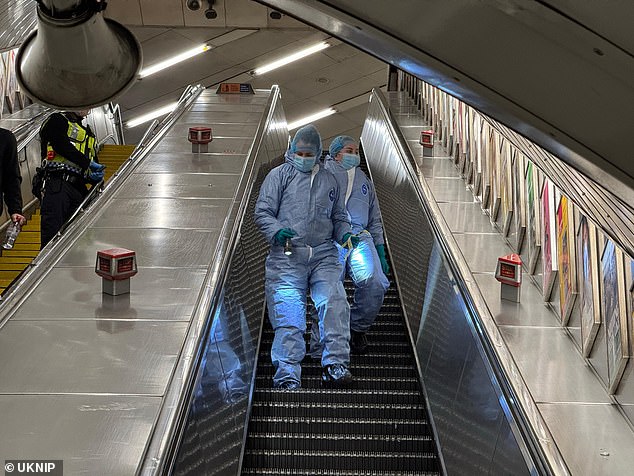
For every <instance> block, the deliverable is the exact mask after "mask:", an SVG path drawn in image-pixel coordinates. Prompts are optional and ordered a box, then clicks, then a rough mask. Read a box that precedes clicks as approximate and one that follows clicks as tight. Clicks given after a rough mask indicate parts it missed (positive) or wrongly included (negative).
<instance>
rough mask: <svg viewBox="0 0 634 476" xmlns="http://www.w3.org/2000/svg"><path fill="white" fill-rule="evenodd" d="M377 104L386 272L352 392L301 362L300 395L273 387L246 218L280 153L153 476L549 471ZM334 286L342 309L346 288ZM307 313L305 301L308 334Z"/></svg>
mask: <svg viewBox="0 0 634 476" xmlns="http://www.w3.org/2000/svg"><path fill="white" fill-rule="evenodd" d="M373 94H374V95H373V98H372V100H371V102H370V107H369V111H368V118H367V119H366V124H365V127H364V132H363V134H362V146H363V150H364V152H365V153H366V154H367V161H368V164H369V166H370V168H371V171H372V176H371V179H372V181H373V182H374V184H375V187H376V190H377V197H378V199H379V201H380V203H381V207H382V213H383V220H384V233H385V237H386V242H387V245H388V248H389V259H390V262H391V268H392V270H393V272H392V274H391V275H390V276H389V277H390V278H391V283H390V288H389V289H388V292H387V294H386V297H385V300H384V303H383V306H382V308H381V311H380V313H379V316H378V317H377V320H376V321H375V323H374V325H373V326H372V328H371V329H370V332H369V335H368V337H369V349H368V352H367V353H366V354H364V355H352V356H351V365H350V370H351V372H352V374H353V375H354V379H355V385H354V387H353V388H351V389H324V388H322V387H321V365H320V363H319V362H314V361H312V360H311V359H310V358H307V359H304V362H303V363H302V382H301V383H302V388H301V389H298V390H281V389H274V388H272V376H273V366H272V364H271V355H270V349H271V344H272V341H273V332H272V329H271V327H270V324H269V322H268V317H267V315H266V309H265V307H266V306H265V296H264V267H265V258H266V254H267V252H268V249H269V248H268V245H267V243H266V242H265V240H264V238H263V237H262V234H261V233H260V232H259V230H258V229H257V227H256V226H255V223H254V218H253V215H254V210H255V201H256V198H257V196H258V193H259V187H260V185H261V183H262V181H263V180H264V177H265V176H266V175H267V173H268V172H269V171H270V170H271V169H272V168H273V167H275V166H276V165H277V164H279V158H280V157H281V156H275V158H273V157H272V156H270V155H269V156H267V157H263V159H264V160H258V161H257V162H256V163H255V168H254V173H253V186H252V188H250V189H249V193H248V194H245V196H244V198H243V202H242V205H241V208H242V210H243V214H242V215H239V216H240V217H241V218H240V220H239V224H238V226H237V230H239V232H236V233H235V234H234V235H233V236H235V237H236V239H235V240H234V241H231V242H230V245H229V246H228V248H229V249H228V251H229V252H228V254H227V258H226V259H225V262H226V268H225V269H226V272H225V273H224V274H223V275H222V287H221V289H220V291H219V292H218V294H217V297H216V298H215V302H214V305H213V308H212V310H210V312H211V315H209V317H208V323H209V328H208V329H209V330H208V331H206V332H205V335H204V337H203V338H202V339H201V346H200V351H199V352H200V359H199V361H198V364H197V369H196V371H195V373H193V375H195V379H192V380H191V386H190V389H189V390H188V393H187V396H186V397H185V398H182V400H181V401H182V402H183V404H182V408H183V410H182V411H181V415H182V418H181V419H180V420H179V422H178V425H179V427H177V428H175V430H174V431H173V434H174V437H173V438H171V440H170V442H169V447H168V448H167V449H166V451H165V453H164V454H165V455H166V456H165V458H164V459H163V460H162V468H163V470H162V471H161V474H174V475H199V474H205V475H235V474H243V475H270V476H278V475H307V476H317V475H322V476H334V475H342V476H352V475H359V476H370V475H396V476H398V475H436V474H514V475H523V474H526V475H528V474H552V473H550V472H549V471H548V469H546V470H542V468H543V467H544V466H545V465H543V464H542V460H541V459H539V458H541V455H540V454H539V450H538V449H535V446H534V440H533V439H532V438H533V435H532V434H530V433H529V432H530V431H532V430H531V429H530V428H529V427H528V426H527V424H526V423H525V421H526V420H522V423H521V424H522V425H523V426H522V430H521V431H524V434H523V436H522V437H521V438H518V437H517V435H518V433H519V431H518V430H517V425H518V421H520V418H524V417H523V415H522V414H521V413H520V409H519V408H518V406H517V405H516V401H517V400H516V399H514V398H512V397H510V396H508V395H512V394H511V393H510V392H509V391H508V390H507V388H506V387H504V388H502V386H501V385H500V382H503V380H502V379H503V378H504V375H503V373H501V372H499V371H498V370H497V367H495V368H494V367H493V365H494V362H495V361H494V360H493V359H492V358H491V357H490V356H491V355H493V354H492V352H490V351H489V347H486V346H488V345H489V344H488V343H487V342H486V340H484V339H483V338H481V334H480V333H481V331H482V329H481V327H479V323H477V321H476V324H474V319H475V317H474V316H476V312H477V311H476V310H475V308H474V307H473V306H472V305H471V303H470V301H469V299H468V295H467V294H466V293H465V291H464V281H463V280H462V279H461V278H460V276H459V275H458V273H457V272H456V269H457V267H456V265H455V263H454V262H453V258H452V257H451V256H449V257H448V255H447V254H446V250H445V248H444V245H443V242H442V236H440V235H438V234H437V232H436V229H435V228H434V226H433V225H432V222H430V217H431V215H430V213H429V211H428V210H427V208H426V205H425V202H424V197H423V195H422V193H421V190H420V189H419V188H418V182H417V181H416V179H415V176H414V174H413V172H412V170H411V169H410V167H409V166H410V164H411V162H412V161H413V160H412V158H411V156H409V155H408V152H407V149H406V141H405V140H404V139H403V137H402V136H399V135H398V133H397V132H396V131H395V130H394V128H393V124H394V121H393V120H392V118H391V117H390V115H389V113H388V111H387V108H386V106H385V102H386V101H385V99H384V98H383V96H381V95H380V93H379V92H374V93H373ZM277 131H279V130H278V129H275V132H277ZM284 132H285V131H284ZM280 138H281V139H283V140H282V141H280V140H277V141H272V142H274V143H277V145H278V146H282V147H285V146H286V142H285V139H286V138H287V137H286V136H285V135H282V137H280ZM278 139H279V138H278ZM278 150H280V149H278ZM281 150H284V149H281ZM366 173H367V172H366ZM344 285H345V289H346V292H347V294H348V298H349V299H350V298H351V297H352V293H353V285H352V283H351V282H350V281H346V282H345V283H344ZM312 312H314V308H312V307H310V304H309V308H308V309H307V318H306V320H307V322H308V323H310V322H311V319H309V316H310V315H311V313H312ZM309 333H310V329H308V330H307V332H306V334H305V338H306V345H308V336H309ZM413 342H415V345H412V343H413ZM496 365H497V364H496ZM423 381H424V387H423ZM507 392H508V393H507ZM430 412H431V414H430ZM526 435H528V436H526ZM524 438H526V439H524ZM526 441H530V444H531V445H533V446H531V447H530V448H528V446H527V444H526ZM527 448H528V449H527ZM536 461H539V465H540V466H539V469H537V468H538V465H537V464H536Z"/></svg>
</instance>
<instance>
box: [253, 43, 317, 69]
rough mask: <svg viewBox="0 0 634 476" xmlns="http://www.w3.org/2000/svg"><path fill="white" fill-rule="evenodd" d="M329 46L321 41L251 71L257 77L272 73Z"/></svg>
mask: <svg viewBox="0 0 634 476" xmlns="http://www.w3.org/2000/svg"><path fill="white" fill-rule="evenodd" d="M329 46H330V45H329V44H328V43H326V42H325V41H322V42H320V43H317V44H316V45H313V46H309V47H308V48H304V49H303V50H300V51H298V52H296V53H293V54H292V55H288V56H285V57H284V58H281V59H279V60H277V61H273V62H272V63H269V64H266V65H264V66H262V67H260V68H257V69H256V70H255V71H253V74H255V75H256V76H258V75H260V74H264V73H268V72H269V71H273V70H274V69H277V68H281V67H282V66H286V65H287V64H289V63H293V62H294V61H298V60H300V59H302V58H305V57H306V56H309V55H312V54H313V53H317V52H319V51H321V50H325V49H326V48H328V47H329Z"/></svg>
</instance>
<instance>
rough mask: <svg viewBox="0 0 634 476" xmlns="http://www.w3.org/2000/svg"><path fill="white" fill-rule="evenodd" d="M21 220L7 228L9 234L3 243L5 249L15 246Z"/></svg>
mask: <svg viewBox="0 0 634 476" xmlns="http://www.w3.org/2000/svg"><path fill="white" fill-rule="evenodd" d="M20 229H21V227H20V222H19V221H15V222H13V223H12V224H11V225H9V227H8V228H7V234H6V236H5V237H4V243H2V247H3V248H4V249H5V250H10V249H12V248H13V244H14V243H15V239H16V238H17V237H18V234H19V233H20Z"/></svg>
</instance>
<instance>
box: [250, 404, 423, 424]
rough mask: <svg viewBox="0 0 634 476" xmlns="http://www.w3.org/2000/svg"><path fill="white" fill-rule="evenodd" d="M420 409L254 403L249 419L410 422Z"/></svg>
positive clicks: (416, 406)
mask: <svg viewBox="0 0 634 476" xmlns="http://www.w3.org/2000/svg"><path fill="white" fill-rule="evenodd" d="M424 409H425V407H424V406H423V405H420V404H418V405H407V404H405V405H403V404H391V405H384V404H376V403H365V404H361V403H358V402H355V401H354V400H351V401H349V402H346V403H328V404H324V403H308V402H301V403H300V402H254V404H253V408H252V410H251V411H252V415H253V416H258V417H275V416H279V415H284V416H287V417H289V418H301V417H316V418H349V419H350V418H351V419H357V418H366V419H378V418H390V419H394V420H413V419H416V418H419V417H421V416H422V415H423V413H422V412H423V411H424Z"/></svg>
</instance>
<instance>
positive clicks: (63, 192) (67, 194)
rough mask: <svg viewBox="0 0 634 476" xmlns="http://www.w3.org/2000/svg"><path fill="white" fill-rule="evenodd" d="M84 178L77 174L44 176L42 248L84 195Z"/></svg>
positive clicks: (85, 190) (73, 211) (75, 208)
mask: <svg viewBox="0 0 634 476" xmlns="http://www.w3.org/2000/svg"><path fill="white" fill-rule="evenodd" d="M86 193H87V189H86V185H85V183H84V180H83V179H82V178H81V177H80V176H78V175H71V174H60V173H51V174H50V175H49V176H48V177H47V178H46V184H45V185H44V196H43V197H42V211H41V213H42V225H41V227H42V228H41V240H42V248H44V247H45V246H46V244H47V243H48V242H49V241H51V240H52V239H53V238H54V237H55V234H56V233H57V232H58V231H59V230H60V229H61V228H62V225H63V224H64V223H66V221H67V220H68V219H69V218H70V217H71V216H72V214H73V213H75V210H77V208H78V207H79V205H81V202H82V201H83V200H84V197H85V196H86Z"/></svg>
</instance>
